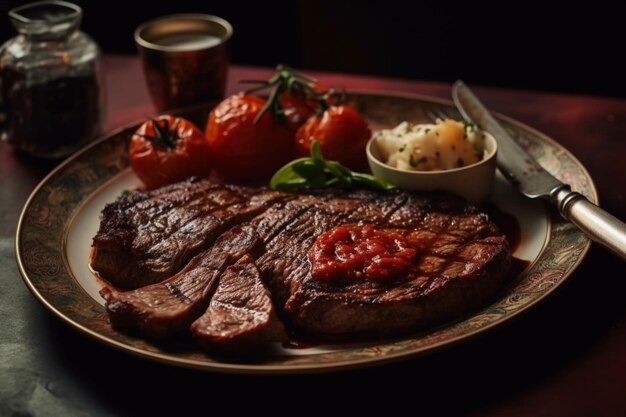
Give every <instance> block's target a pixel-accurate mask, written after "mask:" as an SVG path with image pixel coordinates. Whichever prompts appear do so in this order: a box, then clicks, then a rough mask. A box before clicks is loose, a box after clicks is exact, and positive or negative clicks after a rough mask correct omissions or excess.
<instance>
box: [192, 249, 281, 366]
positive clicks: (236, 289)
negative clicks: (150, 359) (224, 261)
mask: <svg viewBox="0 0 626 417" xmlns="http://www.w3.org/2000/svg"><path fill="white" fill-rule="evenodd" d="M191 333H192V335H193V336H194V339H195V340H196V341H197V342H198V343H199V344H200V345H201V346H202V347H203V348H205V349H207V350H211V351H217V352H220V353H225V354H229V355H231V354H236V355H246V356H247V355H254V354H255V353H256V352H257V351H259V350H262V349H263V348H264V347H265V346H266V345H267V344H268V342H281V341H285V340H286V338H287V335H286V333H285V328H284V326H283V324H282V323H281V322H280V321H279V320H278V317H277V316H276V313H275V311H274V306H273V305H272V299H271V295H270V293H269V291H268V290H267V288H266V287H265V284H264V283H263V280H262V279H261V275H260V274H259V270H258V269H257V268H256V266H255V265H254V259H253V258H252V257H251V256H249V255H246V256H244V257H243V258H241V259H240V260H239V261H237V263H235V264H234V265H232V266H230V267H228V268H227V269H226V271H224V273H223V274H222V276H221V278H220V282H219V286H218V287H217V290H216V291H215V294H214V295H213V298H212V299H211V303H210V305H209V308H208V309H207V310H206V312H205V313H204V314H203V315H202V316H200V318H198V319H197V320H196V321H195V322H194V323H193V324H192V325H191Z"/></svg>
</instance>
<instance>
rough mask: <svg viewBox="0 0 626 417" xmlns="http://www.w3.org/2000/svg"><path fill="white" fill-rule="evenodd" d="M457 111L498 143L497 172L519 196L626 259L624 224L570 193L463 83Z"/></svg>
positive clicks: (457, 89) (455, 90) (455, 93)
mask: <svg viewBox="0 0 626 417" xmlns="http://www.w3.org/2000/svg"><path fill="white" fill-rule="evenodd" d="M452 98H453V99H454V103H455V104H456V107H457V108H458V109H459V111H460V112H461V114H462V115H463V117H464V118H465V119H467V120H468V121H470V122H472V123H474V124H476V125H478V126H479V127H480V128H481V129H483V130H485V131H487V132H489V133H491V134H492V135H493V136H494V137H495V138H496V142H497V143H498V168H499V169H500V171H501V172H502V174H503V175H504V176H505V177H506V178H507V179H508V180H509V181H510V182H511V184H513V186H514V187H515V188H517V189H518V190H519V191H520V192H521V193H522V194H524V195H526V196H527V197H530V198H542V199H545V200H548V201H549V202H550V203H551V204H552V205H554V206H556V208H557V210H558V211H559V213H560V214H561V216H563V218H565V219H566V220H568V221H570V222H572V223H573V224H574V225H576V227H578V228H579V229H580V230H581V231H582V232H583V233H585V234H586V235H587V236H588V237H589V238H590V239H592V240H593V241H595V242H597V243H599V244H601V245H602V246H604V247H606V248H607V249H609V250H611V251H612V252H614V253H615V254H617V255H618V256H620V257H621V258H622V259H626V224H624V223H623V222H621V221H620V220H619V219H617V218H616V217H614V216H612V215H611V214H609V213H607V212H606V211H604V210H602V209H601V208H600V207H598V206H596V205H595V204H593V203H591V202H590V201H589V200H587V199H586V198H585V197H584V196H583V195H581V194H579V193H577V192H574V191H572V190H571V188H570V186H569V185H567V184H564V183H562V182H561V181H559V180H558V179H556V178H555V177H554V176H552V175H551V174H550V173H549V172H548V171H546V170H545V169H543V167H542V166H541V165H539V163H538V162H537V161H535V160H534V159H533V158H532V157H531V156H530V155H529V154H528V153H527V152H526V151H525V150H524V149H522V147H521V146H519V145H518V144H517V142H515V140H513V138H511V136H509V134H508V133H507V132H506V131H505V130H504V128H502V126H501V125H500V124H499V123H498V122H497V121H496V119H495V118H494V117H493V116H492V115H491V114H490V113H489V111H488V110H487V108H486V107H485V106H484V105H483V104H482V103H481V102H480V101H479V100H478V98H476V96H475V95H474V93H472V90H470V89H469V87H468V86H467V85H465V84H464V83H463V81H460V80H459V81H457V82H456V83H454V86H453V87H452Z"/></svg>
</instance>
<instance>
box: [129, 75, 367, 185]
mask: <svg viewBox="0 0 626 417" xmlns="http://www.w3.org/2000/svg"><path fill="white" fill-rule="evenodd" d="M263 86H273V88H274V90H273V92H272V94H270V97H269V98H268V99H264V98H261V97H259V96H257V95H254V94H251V93H239V94H236V95H233V96H230V97H228V98H226V99H225V100H224V101H222V102H221V103H219V104H218V105H217V106H216V107H215V108H214V109H213V111H211V113H210V114H209V117H208V121H207V125H206V129H205V133H204V135H203V134H202V133H201V132H200V131H199V130H198V129H197V128H196V127H195V126H194V125H193V124H192V123H191V122H189V121H187V120H185V119H182V118H175V117H172V116H161V117H160V118H158V119H156V120H149V121H146V122H145V123H144V124H143V125H142V126H141V127H140V128H139V130H138V131H137V132H136V134H135V135H134V136H133V138H132V140H131V145H130V160H131V165H132V167H133V169H134V171H135V173H136V174H137V176H138V177H139V178H140V179H141V180H142V181H143V182H144V184H145V185H146V187H147V188H156V187H159V186H161V185H163V184H167V183H171V182H175V181H180V180H182V179H185V178H187V177H189V176H199V177H208V176H209V173H210V171H211V169H213V170H214V171H215V173H216V174H217V176H218V177H219V178H220V179H224V180H227V181H232V182H236V183H259V182H262V181H266V180H268V179H269V178H270V177H271V176H272V174H273V173H274V172H275V171H276V170H278V169H279V168H280V167H281V166H283V165H284V164H285V163H287V162H288V161H289V160H291V159H293V158H294V157H300V156H307V155H309V153H310V147H311V143H312V142H313V141H314V140H316V141H318V142H319V143H320V147H321V150H322V154H323V155H324V156H325V157H326V158H327V159H329V160H336V161H339V162H341V163H342V164H344V165H346V166H348V167H349V168H352V169H355V170H363V169H364V168H366V166H367V164H366V157H365V145H366V143H367V141H368V140H369V138H370V136H371V131H370V129H369V127H368V125H367V122H366V121H365V120H364V119H363V117H362V116H361V115H360V114H359V113H358V112H357V111H356V110H355V109H354V108H352V107H351V106H349V105H346V104H340V103H338V102H337V100H336V98H335V97H334V96H333V95H332V94H331V93H332V91H330V90H329V89H328V88H326V87H324V86H321V85H319V84H317V83H316V82H314V80H311V79H310V78H308V77H306V76H302V75H300V74H298V73H295V72H293V70H290V69H288V70H285V69H283V67H280V68H279V72H278V73H277V75H276V76H274V77H273V78H272V79H271V80H270V81H269V82H263Z"/></svg>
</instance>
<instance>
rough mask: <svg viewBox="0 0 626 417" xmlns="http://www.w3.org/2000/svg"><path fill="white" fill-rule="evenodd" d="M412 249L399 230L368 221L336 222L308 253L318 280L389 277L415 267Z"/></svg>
mask: <svg viewBox="0 0 626 417" xmlns="http://www.w3.org/2000/svg"><path fill="white" fill-rule="evenodd" d="M415 255H416V250H415V249H414V248H412V247H411V245H410V244H409V243H408V242H407V240H406V239H405V238H404V236H402V235H401V234H400V233H397V232H394V231H391V230H379V229H376V228H374V227H373V226H370V225H365V226H337V227H334V228H332V229H330V230H328V231H327V232H325V233H323V234H321V235H320V236H318V238H317V240H316V241H315V244H314V245H313V247H312V248H311V252H310V253H309V259H310V260H311V264H312V266H313V268H312V274H313V278H315V279H317V280H320V281H340V280H351V279H357V280H361V279H365V280H370V281H381V280H389V279H391V278H394V277H398V276H406V275H408V274H409V272H410V271H411V270H413V269H414V268H415V267H414V265H413V260H414V259H415Z"/></svg>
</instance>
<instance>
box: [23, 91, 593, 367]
mask: <svg viewBox="0 0 626 417" xmlns="http://www.w3.org/2000/svg"><path fill="white" fill-rule="evenodd" d="M349 95H350V96H352V97H358V96H374V97H378V98H381V99H385V98H387V99H389V98H391V99H394V98H396V99H407V100H413V101H416V102H422V105H423V103H428V104H431V105H432V104H434V105H441V106H445V107H447V108H453V107H454V105H453V103H452V102H451V101H450V100H446V99H441V98H438V97H431V96H427V95H420V94H409V93H398V92H381V91H369V90H354V91H351V92H350V94H349ZM200 107H202V106H196V107H194V108H192V109H195V108H200ZM185 110H189V109H183V110H180V111H174V113H180V112H181V111H185ZM494 115H495V116H496V118H498V119H499V120H501V121H504V122H506V123H508V124H509V125H511V126H514V127H515V128H516V129H519V130H520V131H525V132H528V133H530V134H532V135H534V136H536V137H537V138H538V139H539V141H540V142H542V143H545V144H548V145H550V146H552V147H553V148H555V149H557V150H558V151H559V152H562V153H563V154H564V155H565V157H566V159H568V160H569V161H570V162H571V163H573V165H574V166H575V167H576V168H577V169H578V170H579V171H580V174H581V175H582V176H584V177H585V179H586V186H587V188H588V189H587V197H588V198H590V200H591V201H592V202H594V203H597V201H598V195H597V190H596V187H595V184H594V182H593V179H592V178H591V176H590V174H589V172H588V171H587V170H586V168H585V167H584V165H583V164H582V163H581V162H580V161H579V160H578V159H577V158H576V157H575V156H574V155H573V154H572V153H571V152H570V151H569V150H568V149H566V148H565V147H564V146H563V145H561V144H559V143H558V142H557V141H555V140H554V139H552V138H550V137H549V136H547V135H545V134H544V133H542V132H540V131H539V130H537V129H534V128H533V127H530V126H528V125H526V124H524V123H522V122H519V121H517V120H515V119H513V118H511V117H508V116H505V115H502V114H499V113H496V112H494ZM139 123H140V121H137V122H133V123H128V124H126V125H125V126H123V127H120V128H117V129H114V130H112V131H111V132H109V133H108V134H106V135H103V136H102V137H100V138H99V139H97V140H95V141H94V142H92V143H90V144H88V145H87V146H85V147H83V148H82V149H81V150H79V151H78V152H76V153H75V154H73V155H72V156H70V157H69V158H67V159H66V160H65V161H63V162H62V163H61V164H59V165H58V166H57V167H55V168H54V169H53V170H52V171H51V172H50V173H49V174H48V175H46V176H45V177H44V178H43V179H42V180H41V181H40V183H39V184H38V185H37V186H36V187H35V188H34V189H33V191H32V192H31V194H30V195H29V197H28V199H27V201H26V203H25V204H24V207H23V209H22V211H21V213H20V217H19V220H18V224H17V231H16V237H15V254H16V261H17V265H18V269H19V271H20V274H21V275H22V279H23V280H24V282H25V284H26V286H27V287H28V289H29V290H30V291H31V292H32V293H33V295H34V296H35V298H37V299H38V300H39V301H40V302H41V303H42V304H43V305H44V307H46V308H47V309H48V310H50V311H51V312H52V313H53V314H54V315H55V316H57V317H58V318H59V319H61V320H62V321H63V322H65V323H67V324H68V325H70V326H72V327H74V328H76V329H77V330H79V331H80V332H82V333H83V334H86V335H87V336H89V337H92V338H94V339H96V340H98V341H100V342H103V343H105V344H107V345H109V346H112V347H114V348H116V349H118V350H121V351H124V352H128V353H130V354H133V355H135V356H138V357H142V358H147V359H151V360H154V361H157V362H161V363H167V364H172V365H177V366H182V367H186V368H193V369H201V370H204V371H215V372H229V373H246V374H251V373H253V374H282V373H312V372H324V371H331V370H344V369H352V368H356V367H364V366H372V365H379V364H383V363H389V362H392V361H398V360H401V359H408V358H413V357H416V356H419V355H423V354H425V353H428V352H432V351H435V350H438V349H439V348H441V347H443V346H451V345H455V344H458V343H459V342H461V341H467V340H469V339H471V338H474V337H476V336H477V335H478V334H482V333H483V332H487V331H490V330H492V329H493V328H494V327H496V326H498V325H501V324H503V323H506V322H508V321H509V320H511V319H513V318H515V317H518V316H519V315H520V314H522V313H524V312H526V311H527V310H528V309H530V308H532V307H533V306H534V305H535V304H537V303H539V302H541V301H543V300H545V299H546V298H547V297H548V296H549V295H550V294H552V292H553V291H555V290H556V289H557V288H559V287H560V285H562V283H563V282H564V281H565V280H566V279H567V278H568V277H569V276H571V274H572V272H573V271H575V270H576V268H578V266H579V265H580V263H581V262H582V261H583V259H584V258H585V256H586V255H587V253H588V251H589V248H590V246H591V241H590V240H589V239H586V238H584V239H586V242H584V244H581V245H582V246H581V248H580V252H579V253H578V255H577V257H576V259H575V260H574V261H573V262H572V263H571V265H570V266H569V268H568V269H567V270H566V271H564V272H563V274H562V276H561V277H560V278H559V280H558V282H556V283H555V284H554V285H553V286H551V287H550V288H548V289H547V290H545V291H543V292H542V293H541V294H540V295H538V296H536V297H535V298H533V299H532V300H531V301H529V302H528V303H527V304H524V305H523V307H522V308H520V309H518V310H513V311H511V312H509V313H508V314H506V315H503V316H501V317H500V318H497V319H494V320H493V321H491V322H490V323H487V324H485V325H484V326H482V327H478V328H474V329H472V330H469V331H467V332H464V333H460V334H457V335H455V336H452V337H450V338H446V339H442V340H439V341H435V342H433V343H430V344H427V345H424V346H420V347H417V348H413V349H409V350H406V351H402V350H401V351H398V352H391V353H386V354H383V355H381V356H372V357H367V356H366V357H358V358H352V359H343V360H338V361H330V362H328V363H323V362H322V363H304V364H302V363H287V364H280V363H278V364H248V363H228V362H219V361H212V360H211V361H208V360H207V361H205V360H200V359H193V358H186V357H180V356H175V355H176V354H172V353H162V352H154V351H148V350H145V349H142V348H139V347H136V346H132V345H129V344H127V343H124V342H123V341H120V340H115V339H113V338H111V337H109V336H107V335H104V334H102V333H100V332H98V331H97V330H94V329H93V328H89V327H88V326H85V325H83V324H81V323H79V322H78V321H76V320H74V319H73V318H71V317H69V316H68V313H67V312H64V311H62V309H60V308H59V307H58V306H57V305H55V304H54V303H53V302H51V301H50V300H49V299H48V298H49V297H46V294H43V293H42V292H41V291H40V289H39V288H38V287H37V285H36V283H35V282H34V280H33V279H32V278H31V277H30V276H29V273H28V271H27V264H26V261H25V260H24V254H23V253H22V250H21V247H22V243H23V239H22V233H23V229H24V227H25V224H26V221H27V220H26V219H27V213H28V210H29V208H31V207H32V204H33V202H34V200H35V198H36V197H37V196H38V195H39V194H40V193H41V192H42V190H43V188H44V187H45V186H46V185H47V184H49V183H50V181H51V179H53V178H55V176H57V175H59V174H60V173H61V172H62V171H63V170H64V169H66V168H67V167H69V166H71V164H72V163H76V162H77V161H80V158H81V156H83V155H85V154H86V153H87V152H89V150H91V149H92V148H95V147H98V146H101V145H102V144H103V143H105V142H106V141H109V140H112V139H113V138H115V137H116V136H117V135H120V134H123V133H124V132H127V131H129V130H130V129H134V128H135V127H136V126H137V125H138V124H139ZM125 169H128V167H126V168H123V169H120V170H118V171H117V172H116V173H115V174H114V175H112V176H110V177H107V178H106V179H105V180H104V181H103V182H102V183H100V184H99V185H98V186H96V187H95V188H94V189H93V190H92V191H91V192H90V193H89V194H88V196H87V197H85V198H83V199H82V200H81V201H80V202H79V203H78V204H76V208H80V207H81V206H82V205H84V203H85V201H86V199H87V198H89V197H90V196H92V195H93V194H94V193H95V192H96V191H97V190H98V189H100V188H101V187H102V186H103V185H104V184H105V183H108V182H110V181H112V180H113V179H114V177H115V175H119V174H121V173H123V172H124V170H125ZM76 208H75V210H74V211H73V212H71V213H70V215H69V216H68V218H67V219H66V221H65V222H64V223H63V232H62V236H60V243H61V248H60V251H61V255H62V262H63V266H64V268H65V269H66V271H67V272H68V274H69V276H70V277H71V278H72V279H73V280H74V281H76V277H75V276H74V275H73V274H72V273H71V270H70V269H69V265H68V262H67V258H66V256H67V255H66V240H67V232H68V229H69V226H70V225H71V224H72V223H73V221H74V218H75V215H76V212H78V210H76ZM546 216H547V220H548V228H547V231H546V238H545V240H544V244H543V247H542V249H541V252H540V253H539V255H538V256H537V258H536V259H535V260H534V261H533V264H532V265H531V266H530V267H528V268H527V269H526V271H525V272H524V273H523V274H522V275H521V276H520V277H518V278H517V280H521V279H523V278H526V276H527V275H528V274H529V273H530V272H531V271H532V269H533V268H534V267H535V266H536V264H537V263H538V262H539V260H540V259H542V258H543V257H544V256H545V255H546V251H547V249H548V246H549V245H550V243H551V242H552V240H553V234H554V233H556V232H555V228H554V221H555V219H557V220H558V214H555V213H554V212H553V211H552V212H547V213H546ZM560 222H561V223H566V222H564V221H562V220H561V221H560ZM572 233H578V234H580V235H582V233H581V232H579V231H577V230H575V231H573V232H572ZM580 237H581V236H579V238H580ZM510 285H512V284H509V286H510ZM79 287H80V286H79ZM81 290H83V293H84V294H85V296H86V297H89V295H87V293H86V292H84V289H82V287H81ZM509 290H510V287H509ZM504 295H505V294H502V293H500V294H499V297H503V296H504ZM90 298H91V297H90ZM497 301H500V300H497ZM495 304H496V300H493V301H492V304H490V305H488V306H487V305H486V306H483V307H482V308H481V309H480V310H477V311H473V312H471V313H470V314H469V315H467V316H464V317H461V318H459V319H457V320H456V321H453V322H448V323H445V324H443V325H441V326H438V327H436V328H430V329H426V330H425V332H428V333H429V334H436V332H437V331H439V330H440V329H443V328H447V327H452V326H454V325H458V324H460V323H463V322H465V321H467V320H469V319H470V318H472V317H476V316H477V314H478V313H479V312H482V311H484V310H486V309H488V308H489V307H491V306H494V305H495ZM422 333H423V332H420V333H418V334H417V335H414V336H413V337H411V336H408V337H406V338H403V339H397V340H395V341H393V340H382V341H380V343H379V345H381V346H383V345H386V344H388V343H390V344H392V345H395V344H398V343H401V342H402V341H408V340H413V339H416V338H420V336H419V335H420V334H422ZM207 359H209V357H208V356H207Z"/></svg>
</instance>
